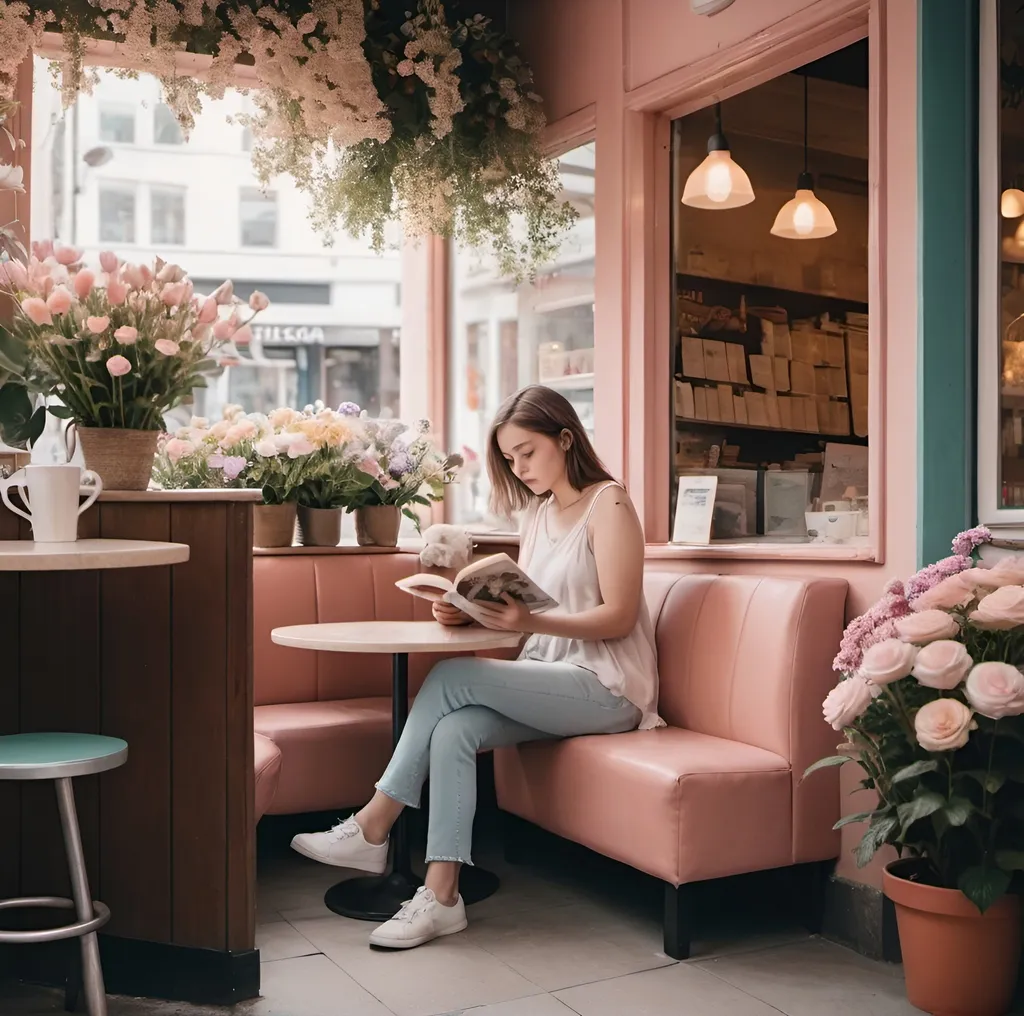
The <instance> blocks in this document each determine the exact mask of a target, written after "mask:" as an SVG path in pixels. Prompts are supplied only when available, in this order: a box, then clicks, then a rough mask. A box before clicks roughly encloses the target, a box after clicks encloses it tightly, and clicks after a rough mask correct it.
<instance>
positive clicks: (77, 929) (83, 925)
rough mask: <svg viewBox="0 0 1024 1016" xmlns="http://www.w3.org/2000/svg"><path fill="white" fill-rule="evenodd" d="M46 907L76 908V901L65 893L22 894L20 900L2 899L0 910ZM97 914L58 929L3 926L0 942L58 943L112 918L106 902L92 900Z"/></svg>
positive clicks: (89, 931) (80, 934)
mask: <svg viewBox="0 0 1024 1016" xmlns="http://www.w3.org/2000/svg"><path fill="white" fill-rule="evenodd" d="M40 907H45V908H49V909H54V910H74V909H75V901H74V900H69V899H65V898H64V897H63V896H23V897H21V898H20V899H14V900H0V910H29V909H35V908H40ZM92 909H93V913H94V914H95V916H94V917H93V918H92V919H91V920H88V921H77V922H76V923H75V924H63V925H61V926H60V927H59V928H42V929H39V930H37V931H4V930H2V929H0V945H17V944H21V945H26V944H29V943H38V942H59V941H60V940H61V939H65V938H81V937H82V936H83V935H89V934H91V933H92V932H94V931H97V930H98V929H99V928H102V927H103V925H104V924H106V923H107V921H109V920H110V909H109V908H108V907H107V905H106V904H104V903H99V902H98V901H96V900H93V901H92Z"/></svg>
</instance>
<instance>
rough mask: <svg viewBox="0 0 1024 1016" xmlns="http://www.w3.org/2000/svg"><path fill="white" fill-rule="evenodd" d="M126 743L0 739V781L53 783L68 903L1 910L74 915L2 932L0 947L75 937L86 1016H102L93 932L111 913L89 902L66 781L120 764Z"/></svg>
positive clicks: (33, 902)
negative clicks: (67, 920)
mask: <svg viewBox="0 0 1024 1016" xmlns="http://www.w3.org/2000/svg"><path fill="white" fill-rule="evenodd" d="M127 757H128V744H127V743H126V742H125V741H122V740H121V739H120V738H119V737H102V736H100V735H98V734H8V735H4V736H0V780H53V782H54V786H55V787H56V791H57V808H58V810H59V812H60V825H61V829H62V830H63V833H64V849H65V852H66V853H67V858H68V871H69V874H70V876H71V891H72V894H73V896H74V898H73V899H70V900H69V899H65V898H63V897H61V896H27V897H23V898H21V899H14V900H0V910H12V909H15V908H19V907H20V908H29V907H54V908H57V909H61V910H74V912H75V916H76V917H77V920H76V921H75V923H74V924H65V925H61V926H60V927H58V928H45V929H43V930H41V931H2V930H0V944H16V943H28V942H56V941H58V940H59V939H65V938H79V939H81V946H82V985H83V987H84V989H85V1005H86V1012H87V1013H88V1014H89V1016H107V996H106V992H105V990H104V987H103V968H102V967H101V966H100V947H99V941H98V940H97V938H96V932H97V930H98V929H99V928H102V927H103V925H104V924H106V923H107V921H109V920H110V910H109V909H107V907H106V906H104V905H103V904H102V903H97V902H96V901H94V900H93V899H92V896H91V894H90V892H89V879H88V876H87V875H86V871H85V855H84V854H83V853H82V837H81V834H80V832H79V830H78V815H77V813H76V812H75V796H74V792H73V791H72V789H71V781H72V780H73V779H74V778H75V777H76V776H91V775H93V774H94V773H103V772H106V771H107V770H108V769H116V768H117V767H118V766H121V765H124V762H125V759H126V758H127Z"/></svg>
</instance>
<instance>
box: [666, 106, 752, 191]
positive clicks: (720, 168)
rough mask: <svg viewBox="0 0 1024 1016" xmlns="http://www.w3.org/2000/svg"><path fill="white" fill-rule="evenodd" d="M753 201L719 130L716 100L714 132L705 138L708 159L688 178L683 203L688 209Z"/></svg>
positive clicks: (719, 118)
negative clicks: (706, 139) (706, 140)
mask: <svg viewBox="0 0 1024 1016" xmlns="http://www.w3.org/2000/svg"><path fill="white" fill-rule="evenodd" d="M753 200H754V188H753V187H751V186H750V178H749V177H748V176H747V174H746V173H744V172H743V170H742V168H740V166H739V165H737V164H736V163H735V162H733V161H732V155H731V154H730V152H729V142H728V141H726V140H725V135H724V134H723V133H722V104H721V103H720V102H716V103H715V133H714V134H712V135H711V137H710V138H708V156H707V158H706V159H705V160H704V161H703V162H702V163H701V164H700V165H699V166H698V167H697V168H696V169H695V170H694V171H693V172H692V173H691V174H690V175H689V176H688V177H687V179H686V186H685V187H684V188H683V204H684V205H689V206H690V207H691V208H739V207H741V206H742V205H749V204H750V202H751V201H753Z"/></svg>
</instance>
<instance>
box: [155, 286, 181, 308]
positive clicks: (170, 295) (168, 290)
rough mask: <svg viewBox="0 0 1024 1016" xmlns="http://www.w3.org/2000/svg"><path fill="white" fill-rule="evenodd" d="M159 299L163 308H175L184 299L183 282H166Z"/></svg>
mask: <svg viewBox="0 0 1024 1016" xmlns="http://www.w3.org/2000/svg"><path fill="white" fill-rule="evenodd" d="M160 299H161V300H162V301H163V304H164V306H165V307H177V306H179V305H180V304H181V301H182V300H184V299H185V284H184V283H183V282H168V283H167V284H166V285H165V286H164V288H163V289H162V290H161V292H160Z"/></svg>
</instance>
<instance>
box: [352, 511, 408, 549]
mask: <svg viewBox="0 0 1024 1016" xmlns="http://www.w3.org/2000/svg"><path fill="white" fill-rule="evenodd" d="M401 526H402V511H401V509H400V508H399V507H398V506H397V505H393V504H375V505H366V506H364V507H363V508H357V509H356V543H358V544H359V546H360V547H397V546H398V531H399V529H401Z"/></svg>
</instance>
